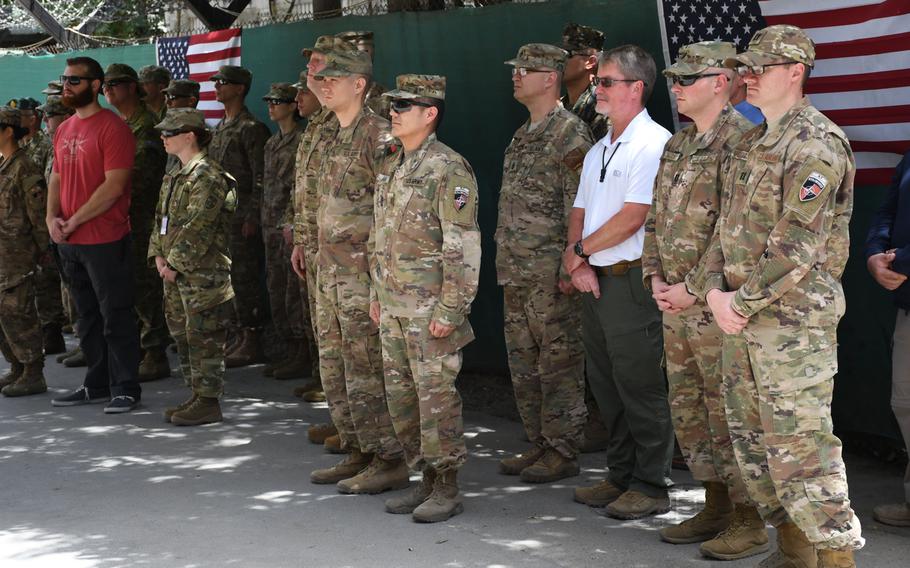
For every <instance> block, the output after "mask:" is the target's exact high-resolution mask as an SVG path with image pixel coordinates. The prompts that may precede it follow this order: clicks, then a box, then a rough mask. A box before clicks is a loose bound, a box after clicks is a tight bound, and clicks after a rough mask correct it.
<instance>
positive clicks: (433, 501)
mask: <svg viewBox="0 0 910 568" xmlns="http://www.w3.org/2000/svg"><path fill="white" fill-rule="evenodd" d="M462 511H464V505H462V504H461V497H460V496H459V495H458V471H456V470H454V469H450V470H447V471H444V472H442V473H437V475H436V479H435V481H434V482H433V491H432V492H431V493H430V496H429V497H427V499H426V501H424V502H423V503H421V504H420V505H418V506H417V508H416V509H414V513H413V515H412V517H413V519H414V520H415V521H417V522H418V523H438V522H440V521H444V520H446V519H449V518H451V517H454V516H455V515H458V514H460V513H461V512H462Z"/></svg>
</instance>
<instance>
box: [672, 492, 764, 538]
mask: <svg viewBox="0 0 910 568" xmlns="http://www.w3.org/2000/svg"><path fill="white" fill-rule="evenodd" d="M704 486H705V507H704V509H702V510H701V511H700V512H699V513H698V514H697V515H695V516H694V517H692V518H691V519H686V520H685V521H683V522H681V523H679V524H677V525H672V526H669V527H664V528H662V529H660V532H659V533H658V534H659V535H660V539H661V540H662V541H664V542H669V543H671V544H691V543H693V542H702V541H705V540H709V539H712V538H714V537H715V536H717V534H718V533H720V532H721V531H722V530H724V529H726V528H727V527H728V526H729V525H730V518H731V517H732V516H733V503H731V502H730V496H729V495H728V494H727V486H726V485H724V484H723V483H721V482H718V481H707V482H705V483H704ZM766 540H767V539H766Z"/></svg>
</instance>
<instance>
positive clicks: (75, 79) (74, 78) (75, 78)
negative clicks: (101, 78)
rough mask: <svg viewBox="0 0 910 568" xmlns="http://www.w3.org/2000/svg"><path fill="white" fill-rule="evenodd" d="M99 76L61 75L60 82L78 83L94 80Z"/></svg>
mask: <svg viewBox="0 0 910 568" xmlns="http://www.w3.org/2000/svg"><path fill="white" fill-rule="evenodd" d="M95 79H98V77H81V76H79V75H60V82H61V83H63V84H66V85H73V86H75V85H78V84H80V83H82V81H94V80H95Z"/></svg>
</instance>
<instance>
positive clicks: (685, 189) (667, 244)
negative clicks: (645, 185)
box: [641, 41, 768, 560]
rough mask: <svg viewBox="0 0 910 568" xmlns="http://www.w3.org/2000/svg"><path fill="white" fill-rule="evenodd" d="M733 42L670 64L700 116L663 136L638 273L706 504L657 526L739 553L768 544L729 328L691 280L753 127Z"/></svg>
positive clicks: (680, 435) (712, 552) (697, 48)
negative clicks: (740, 101)
mask: <svg viewBox="0 0 910 568" xmlns="http://www.w3.org/2000/svg"><path fill="white" fill-rule="evenodd" d="M735 55H736V47H735V46H734V45H733V44H732V43H725V42H719V41H705V42H701V43H694V44H691V45H687V46H684V47H683V48H682V49H680V51H679V59H678V60H677V61H676V63H675V64H674V65H672V66H670V67H669V68H667V69H666V70H665V71H664V75H665V76H666V77H668V78H669V79H670V80H671V81H672V83H673V86H672V87H671V89H670V91H671V92H672V93H673V95H674V96H675V97H676V104H677V108H678V109H679V112H680V113H682V114H685V115H686V116H688V117H689V118H691V119H692V120H693V121H694V124H692V125H690V126H688V127H686V128H684V129H683V130H682V131H680V132H678V133H676V134H675V135H674V136H673V137H672V138H670V140H669V141H668V142H667V145H666V146H665V147H664V152H663V156H662V157H661V163H660V169H659V170H658V172H657V180H656V181H655V184H654V202H653V203H652V205H651V209H650V210H649V211H648V218H647V220H646V221H645V244H644V250H643V253H642V258H641V262H642V278H643V279H644V285H645V287H646V288H649V289H651V291H652V292H653V293H654V298H655V299H656V300H657V307H658V309H660V310H661V311H662V312H663V325H664V353H665V356H666V361H667V378H668V382H669V390H670V399H669V400H670V416H671V418H672V419H673V425H674V429H675V430H676V439H677V440H679V446H680V448H682V451H683V455H684V456H685V457H686V463H687V464H688V466H689V471H691V472H692V476H693V477H694V478H695V479H696V480H698V481H700V482H701V483H702V484H703V485H704V487H705V508H704V509H703V510H702V511H701V512H699V513H698V514H697V515H695V516H694V517H692V518H691V519H688V520H686V521H683V522H682V523H679V524H676V525H671V526H668V527H665V528H663V529H661V530H660V537H661V538H662V539H663V540H665V541H666V542H670V543H673V544H688V543H692V542H701V541H707V542H705V543H704V544H702V545H701V551H702V553H703V554H705V555H707V556H711V557H713V558H719V559H721V560H735V559H738V558H745V557H747V556H752V555H755V554H759V553H761V552H765V551H766V550H768V533H767V531H766V530H765V523H764V521H762V520H761V517H760V516H759V514H758V511H757V510H756V508H755V506H754V505H753V504H751V503H750V502H749V500H748V497H749V496H748V494H747V493H746V487H745V485H743V481H742V476H741V474H740V472H739V466H737V464H736V457H735V456H734V455H733V447H732V445H731V442H730V432H729V430H728V429H727V417H726V415H725V413H724V400H723V393H722V389H721V384H722V377H723V374H722V372H721V350H722V346H723V333H722V332H721V331H720V328H719V327H717V324H716V323H714V317H713V316H712V315H711V310H709V309H708V307H707V306H706V305H705V304H704V302H703V301H696V297H695V296H693V295H691V294H690V293H689V292H688V290H687V289H686V277H687V276H688V275H689V274H690V273H691V274H693V275H694V274H695V272H696V269H697V267H698V263H699V261H700V260H701V258H702V257H703V255H704V253H705V250H707V248H708V244H709V243H710V241H711V235H713V234H714V224H715V221H716V220H717V216H718V214H719V213H720V192H721V185H722V171H723V170H722V164H723V162H724V159H725V158H726V157H727V155H728V154H729V153H730V151H731V150H732V148H733V147H734V146H735V145H736V144H737V143H738V142H739V140H740V138H741V137H742V135H743V134H744V133H745V132H746V131H747V130H749V129H751V128H752V123H751V122H749V120H748V119H746V118H745V117H744V116H743V115H741V114H740V113H739V112H737V111H736V110H735V109H734V108H733V106H732V105H731V104H730V103H729V102H728V101H729V98H730V90H731V89H732V88H733V83H732V78H733V75H734V73H733V71H731V70H729V69H725V68H723V61H724V59H726V58H728V57H733V56H735Z"/></svg>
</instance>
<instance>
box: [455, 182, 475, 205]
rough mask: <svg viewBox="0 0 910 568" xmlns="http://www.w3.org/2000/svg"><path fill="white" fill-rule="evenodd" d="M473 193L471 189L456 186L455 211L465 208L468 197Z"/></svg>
mask: <svg viewBox="0 0 910 568" xmlns="http://www.w3.org/2000/svg"><path fill="white" fill-rule="evenodd" d="M470 195H471V190H470V189H468V188H466V187H461V186H459V187H456V188H455V201H454V203H455V211H461V210H462V209H464V207H465V205H467V204H468V197H469V196H470Z"/></svg>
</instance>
